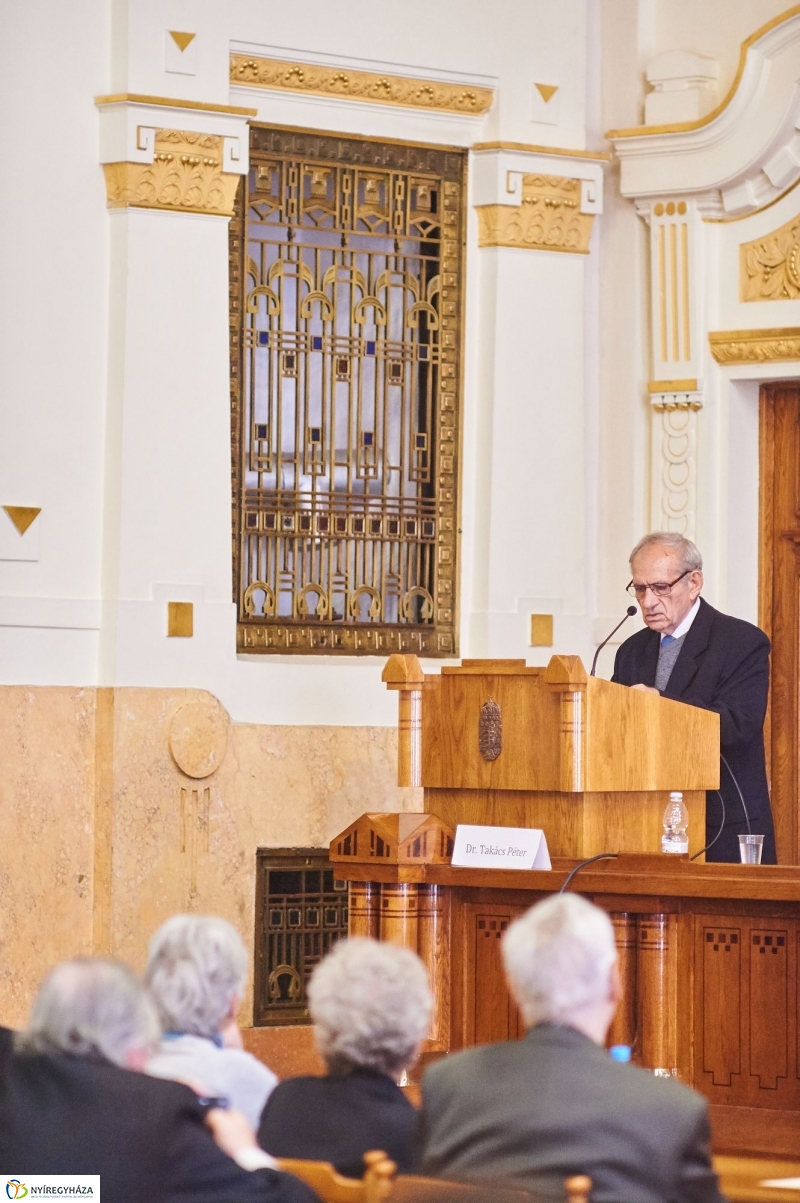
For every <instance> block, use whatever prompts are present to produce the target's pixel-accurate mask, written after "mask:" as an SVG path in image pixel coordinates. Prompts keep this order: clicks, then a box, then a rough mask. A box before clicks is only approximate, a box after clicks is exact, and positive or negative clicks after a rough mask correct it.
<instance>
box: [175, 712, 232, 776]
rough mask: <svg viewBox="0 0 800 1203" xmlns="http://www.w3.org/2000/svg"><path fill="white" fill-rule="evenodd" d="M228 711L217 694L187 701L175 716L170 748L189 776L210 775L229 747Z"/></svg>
mask: <svg viewBox="0 0 800 1203" xmlns="http://www.w3.org/2000/svg"><path fill="white" fill-rule="evenodd" d="M229 726H230V718H229V717H228V712H227V710H226V709H225V708H224V706H222V705H221V704H220V703H219V702H218V701H217V699H216V698H211V697H209V698H205V699H203V700H198V701H196V702H186V704H185V705H183V706H181V707H180V709H179V710H177V711H176V712H175V714H174V715H173V716H172V721H171V722H170V726H169V750H170V752H171V753H172V757H173V760H174V761H175V763H176V764H177V766H178V768H179V769H180V770H181V772H183V773H185V774H186V776H187V777H198V778H200V777H209V776H210V775H211V774H212V773H213V772H214V771H215V770H216V769H218V768H219V766H220V765H221V764H222V762H223V760H224V759H225V753H226V752H227V750H228V727H229Z"/></svg>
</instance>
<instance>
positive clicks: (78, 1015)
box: [15, 957, 159, 1068]
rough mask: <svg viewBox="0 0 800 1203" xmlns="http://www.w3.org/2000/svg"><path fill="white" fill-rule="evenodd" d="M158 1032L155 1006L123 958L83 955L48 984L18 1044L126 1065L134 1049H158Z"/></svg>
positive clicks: (26, 1048) (35, 1050)
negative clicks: (117, 959) (110, 958)
mask: <svg viewBox="0 0 800 1203" xmlns="http://www.w3.org/2000/svg"><path fill="white" fill-rule="evenodd" d="M158 1036H159V1028H158V1017H157V1016H156V1013H155V1009H154V1007H153V1004H152V1002H151V1001H150V999H149V998H148V997H147V993H146V991H145V989H144V987H143V986H142V983H141V982H140V981H139V979H138V977H137V976H136V974H135V973H134V972H133V970H131V969H129V968H128V966H127V965H123V964H122V962H121V961H112V960H104V959H102V958H100V957H96V958H93V957H78V958H76V959H75V960H73V961H64V962H63V964H61V965H57V966H56V968H55V969H53V970H52V971H51V972H50V973H49V974H48V975H47V977H46V978H45V980H44V981H43V982H42V985H41V986H40V987H39V992H38V994H37V995H36V998H35V999H34V1000H33V1006H32V1007H31V1013H30V1019H29V1021H28V1026H27V1028H26V1029H25V1031H24V1032H21V1033H20V1035H19V1036H18V1037H17V1039H16V1045H15V1046H16V1048H17V1049H18V1050H19V1051H20V1052H25V1053H70V1054H72V1056H74V1057H102V1058H104V1060H106V1061H111V1062H112V1063H113V1064H114V1065H120V1066H122V1067H123V1068H124V1067H126V1066H127V1056H128V1054H129V1053H131V1052H134V1051H141V1050H144V1051H147V1052H152V1051H153V1050H154V1049H155V1047H156V1045H157V1043H158Z"/></svg>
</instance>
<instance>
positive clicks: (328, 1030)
mask: <svg viewBox="0 0 800 1203" xmlns="http://www.w3.org/2000/svg"><path fill="white" fill-rule="evenodd" d="M308 1001H309V1009H310V1011H311V1018H312V1019H313V1021H314V1034H315V1037H316V1041H317V1045H318V1047H319V1051H320V1053H321V1054H322V1057H323V1060H324V1061H325V1063H326V1065H327V1067H328V1074H327V1076H326V1077H324V1078H292V1079H289V1080H288V1081H286V1082H281V1083H280V1084H279V1085H278V1086H276V1087H275V1090H274V1091H273V1092H272V1094H271V1095H270V1097H269V1099H268V1100H267V1105H266V1107H265V1108H264V1112H263V1114H262V1117H261V1125H260V1127H259V1133H258V1137H259V1143H260V1144H261V1147H262V1148H264V1149H266V1151H267V1152H268V1153H271V1154H272V1156H273V1157H298V1158H309V1159H311V1160H314V1161H329V1162H331V1164H332V1165H334V1166H335V1167H336V1169H337V1170H338V1171H339V1172H340V1173H341V1174H345V1175H346V1176H347V1177H350V1178H360V1177H361V1176H362V1174H363V1173H364V1168H365V1167H364V1154H365V1153H369V1152H371V1151H373V1150H378V1149H380V1150H381V1151H382V1152H384V1153H387V1154H388V1155H389V1157H391V1159H392V1160H393V1161H394V1162H396V1164H397V1166H398V1169H399V1170H400V1171H401V1172H405V1173H408V1172H409V1171H411V1170H412V1169H413V1168H414V1165H415V1152H416V1140H415V1136H416V1118H417V1117H416V1112H415V1111H414V1108H413V1107H412V1106H411V1104H410V1103H409V1102H408V1100H407V1099H406V1098H405V1096H404V1094H403V1092H402V1090H401V1089H400V1087H399V1086H397V1085H396V1079H397V1078H398V1077H399V1076H400V1074H401V1073H402V1072H403V1070H405V1069H407V1068H408V1067H409V1066H410V1065H412V1064H413V1062H414V1061H416V1059H417V1056H418V1054H419V1049H420V1045H421V1043H422V1041H423V1039H424V1038H425V1036H426V1035H427V1031H428V1024H429V1023H430V1014H431V1006H432V1000H431V993H430V989H429V987H428V976H427V973H426V971H425V967H424V966H423V964H422V962H421V961H420V959H419V957H418V956H417V955H416V954H415V953H413V952H411V951H410V949H408V948H397V947H396V946H395V945H394V944H381V943H379V942H378V941H377V940H368V939H352V940H342V941H340V942H339V943H338V944H337V945H336V946H335V947H334V949H333V951H332V952H330V953H329V954H328V955H327V956H326V957H325V958H324V960H322V961H321V962H320V963H319V965H318V966H317V968H316V969H315V970H314V973H313V975H312V978H311V981H310V982H309V987H308Z"/></svg>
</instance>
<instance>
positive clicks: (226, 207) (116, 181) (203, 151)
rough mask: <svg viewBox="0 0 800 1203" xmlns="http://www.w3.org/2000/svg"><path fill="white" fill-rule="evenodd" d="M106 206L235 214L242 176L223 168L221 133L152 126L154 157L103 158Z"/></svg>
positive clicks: (219, 214)
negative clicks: (115, 160) (114, 160)
mask: <svg viewBox="0 0 800 1203" xmlns="http://www.w3.org/2000/svg"><path fill="white" fill-rule="evenodd" d="M103 171H104V172H105V177H106V194H107V199H108V207H109V208H110V209H126V208H135V209H173V210H176V211H179V212H182V213H208V214H212V215H215V216H218V217H232V216H233V202H234V198H235V196H236V189H237V187H238V185H239V179H240V177H239V176H238V175H234V174H232V173H230V172H224V171H223V170H222V137H221V136H219V135H216V134H196V133H191V132H188V131H186V130H174V129H160V130H157V131H156V138H155V154H154V157H153V162H152V163H104V164H103Z"/></svg>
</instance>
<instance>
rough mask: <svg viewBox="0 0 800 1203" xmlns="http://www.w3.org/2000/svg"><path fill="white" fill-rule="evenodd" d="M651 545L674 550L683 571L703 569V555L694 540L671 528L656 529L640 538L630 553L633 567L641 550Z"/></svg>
mask: <svg viewBox="0 0 800 1203" xmlns="http://www.w3.org/2000/svg"><path fill="white" fill-rule="evenodd" d="M651 547H663V548H664V549H665V550H666V551H672V552H674V553H675V555H676V557H677V559H678V563H679V564H680V569H681V572H702V571H703V557H702V556H701V555H700V552H699V551H698V550H697V547H696V546H695V544H694V543H693V542H692V540H691V539H687V538H686V536H685V535H679V534H677V533H676V532H675V531H670V530H655V531H653V532H652V533H651V534H649V535H645V537H644V538H643V539H640V540H639V542H638V543H637V544H636V546H635V547H634V549H633V551H632V552H631V554H630V560H629V563H630V566H631V568H632V567H633V562H634V560H635V559H636V557H637V556H638V555H639V552H641V551H645V550H646V549H649V548H651Z"/></svg>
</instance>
